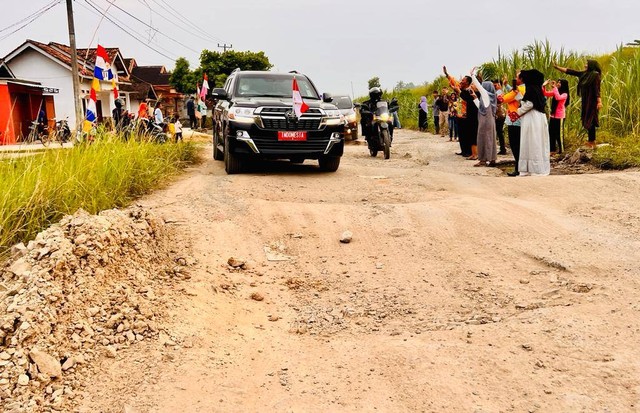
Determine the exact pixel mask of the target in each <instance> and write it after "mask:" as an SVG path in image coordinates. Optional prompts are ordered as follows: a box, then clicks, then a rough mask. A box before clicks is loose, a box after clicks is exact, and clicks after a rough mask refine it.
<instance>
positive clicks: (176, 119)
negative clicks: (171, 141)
mask: <svg viewBox="0 0 640 413" xmlns="http://www.w3.org/2000/svg"><path fill="white" fill-rule="evenodd" d="M173 125H174V128H175V135H174V136H175V138H176V143H178V142H179V141H182V122H180V118H179V117H178V115H173Z"/></svg>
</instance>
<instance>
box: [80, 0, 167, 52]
mask: <svg viewBox="0 0 640 413" xmlns="http://www.w3.org/2000/svg"><path fill="white" fill-rule="evenodd" d="M85 2H86V3H87V4H88V5H89V6H91V8H92V9H94V10H95V11H96V12H97V13H98V14H99V15H101V16H104V18H105V19H107V20H108V21H109V22H111V24H113V25H114V26H116V27H117V28H119V29H120V30H122V31H123V32H125V33H126V34H128V35H129V36H131V37H133V38H134V39H135V40H136V41H138V42H139V43H142V44H143V45H144V46H145V47H147V48H148V49H150V50H153V51H154V52H156V53H157V54H159V55H160V56H164V57H166V58H167V59H169V60H176V59H177V57H176V56H169V55H167V54H165V53H163V52H161V51H159V50H158V49H156V48H154V47H152V46H150V45H149V44H147V43H145V42H143V41H142V40H140V39H139V38H138V37H136V36H135V35H134V34H131V33H130V32H129V31H128V30H127V29H125V28H124V27H122V26H121V25H120V24H118V23H116V22H115V21H113V20H112V19H111V18H110V17H109V16H107V15H106V14H105V13H103V12H101V11H100V9H99V8H98V7H96V6H94V5H93V4H92V3H90V2H89V0H85ZM78 4H80V5H82V3H78ZM83 7H85V6H84V5H83ZM85 9H86V7H85ZM88 10H89V9H88ZM89 11H91V10H89ZM122 25H124V26H126V25H125V24H124V23H122ZM129 29H130V30H131V31H132V32H134V33H136V34H137V35H138V36H140V33H137V32H136V31H135V30H133V29H131V28H129ZM158 48H160V49H162V50H165V51H166V52H167V53H171V52H170V51H168V50H166V49H164V48H162V47H160V46H158Z"/></svg>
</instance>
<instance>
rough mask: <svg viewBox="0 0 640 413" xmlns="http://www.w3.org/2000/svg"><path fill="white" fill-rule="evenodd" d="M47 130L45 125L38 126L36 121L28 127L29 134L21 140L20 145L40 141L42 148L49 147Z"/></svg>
mask: <svg viewBox="0 0 640 413" xmlns="http://www.w3.org/2000/svg"><path fill="white" fill-rule="evenodd" d="M48 132H49V128H48V127H47V126H46V125H40V124H39V123H38V121H37V120H34V121H33V122H31V125H30V126H29V134H28V135H27V137H26V139H23V140H22V142H21V144H32V143H36V142H37V141H40V143H41V144H42V145H43V146H49V143H50V138H49V133H48Z"/></svg>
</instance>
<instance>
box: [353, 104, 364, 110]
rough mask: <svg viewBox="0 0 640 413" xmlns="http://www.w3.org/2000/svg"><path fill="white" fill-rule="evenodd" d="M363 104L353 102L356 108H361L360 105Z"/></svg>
mask: <svg viewBox="0 0 640 413" xmlns="http://www.w3.org/2000/svg"><path fill="white" fill-rule="evenodd" d="M361 106H362V104H361V103H358V102H353V107H354V108H356V109H360V107H361Z"/></svg>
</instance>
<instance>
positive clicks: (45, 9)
mask: <svg viewBox="0 0 640 413" xmlns="http://www.w3.org/2000/svg"><path fill="white" fill-rule="evenodd" d="M61 1H62V0H55V1H54V2H52V3H49V5H48V6H45V7H43V8H42V9H40V10H39V11H37V12H35V13H33V14H32V15H31V16H29V17H26V18H24V19H22V20H20V21H19V22H16V23H13V24H11V25H9V26H7V27H5V28H4V29H2V30H0V32H3V31H5V30H8V29H10V28H12V27H15V26H17V25H20V24H22V23H24V24H22V25H21V26H20V27H18V28H17V29H15V30H12V31H11V32H9V33H7V34H5V35H4V36H2V37H0V41H1V40H4V39H6V38H8V37H9V36H11V35H12V34H14V33H17V32H19V31H20V30H22V29H24V28H25V27H27V26H28V25H30V24H31V23H33V22H34V21H36V20H37V19H38V18H40V17H42V16H43V15H44V14H45V13H46V12H48V11H49V10H51V9H52V8H54V7H55V6H57V5H58V4H60V2H61ZM25 21H26V22H25Z"/></svg>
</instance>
